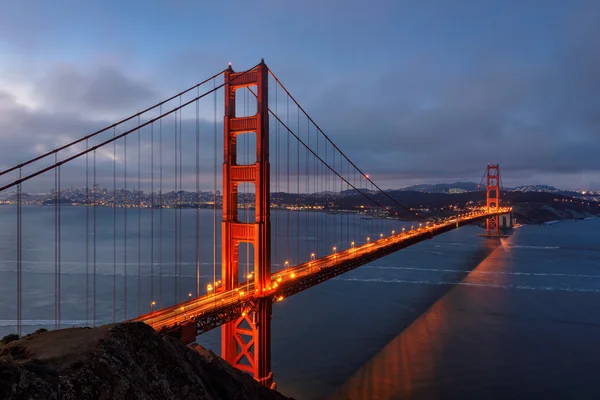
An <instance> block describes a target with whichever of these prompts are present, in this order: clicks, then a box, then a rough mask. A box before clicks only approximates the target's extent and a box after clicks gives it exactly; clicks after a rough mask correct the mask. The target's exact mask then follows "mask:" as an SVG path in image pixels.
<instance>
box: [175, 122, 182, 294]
mask: <svg viewBox="0 0 600 400" xmlns="http://www.w3.org/2000/svg"><path fill="white" fill-rule="evenodd" d="M173 116H174V118H175V121H174V122H175V132H174V138H175V145H174V147H173V149H174V150H175V163H174V166H175V171H174V173H175V175H174V177H175V210H174V215H173V224H174V234H173V240H174V243H173V244H174V245H173V255H174V256H175V261H174V264H173V268H174V269H175V271H174V272H175V273H174V274H173V281H174V284H175V285H174V289H175V291H174V292H173V298H174V301H173V304H177V284H178V283H179V276H178V275H179V270H178V268H177V259H178V257H177V256H178V253H177V239H178V233H179V230H178V229H177V223H178V222H179V221H178V220H177V209H178V208H179V207H180V206H181V204H179V191H178V190H177V182H178V181H177V173H178V172H179V168H178V165H177V162H178V156H179V151H178V150H179V149H178V146H177V144H178V143H177V138H178V136H177V111H175V113H174V114H173Z"/></svg>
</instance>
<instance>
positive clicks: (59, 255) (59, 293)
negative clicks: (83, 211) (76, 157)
mask: <svg viewBox="0 0 600 400" xmlns="http://www.w3.org/2000/svg"><path fill="white" fill-rule="evenodd" d="M60 175H61V173H60V165H59V166H58V202H57V204H58V206H57V209H58V232H57V234H58V299H57V300H58V303H57V309H58V311H57V314H58V329H60V320H61V313H60V306H61V304H60V303H61V292H60V284H61V281H60V280H61V279H60V278H61V274H60V270H61V254H60V253H61V215H60V214H61V209H60V196H61V186H60V178H61V176H60Z"/></svg>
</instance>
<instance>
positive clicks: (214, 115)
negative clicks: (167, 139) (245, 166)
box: [212, 79, 229, 302]
mask: <svg viewBox="0 0 600 400" xmlns="http://www.w3.org/2000/svg"><path fill="white" fill-rule="evenodd" d="M216 87H217V81H216V80H215V79H213V88H216ZM226 95H227V94H225V96H226ZM213 97H214V107H213V110H214V111H213V161H214V164H213V286H212V287H213V288H216V287H217V285H216V283H217V91H216V90H215V91H214V96H213ZM225 145H226V146H227V145H229V144H225ZM216 301H217V297H216V296H215V302H216Z"/></svg>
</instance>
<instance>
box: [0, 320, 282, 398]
mask: <svg viewBox="0 0 600 400" xmlns="http://www.w3.org/2000/svg"><path fill="white" fill-rule="evenodd" d="M11 339H12V340H7V341H5V342H6V344H0V399H6V400H8V399H65V400H69V399H77V400H84V399H107V400H108V399H148V400H152V399H157V400H158V399H161V400H164V399H240V400H245V399H248V400H249V399H267V400H284V399H286V397H284V396H283V395H281V394H280V393H278V392H276V391H274V390H270V389H267V388H265V387H262V386H260V385H259V384H258V383H257V382H256V381H254V379H252V378H251V377H250V376H249V375H247V374H245V373H243V372H241V371H239V370H237V369H235V368H233V367H231V365H229V364H228V363H227V362H225V361H224V360H222V359H221V358H220V357H218V356H217V355H215V354H214V353H213V352H211V351H209V350H206V349H203V348H202V347H200V346H198V347H197V348H196V349H191V348H189V347H186V346H185V345H183V344H182V343H181V342H179V341H178V340H176V339H173V338H169V337H161V336H159V335H158V334H157V333H156V332H154V330H152V328H150V327H149V326H147V325H145V324H143V323H123V324H113V325H105V326H102V327H99V328H93V329H90V328H72V329H61V330H57V331H50V332H38V333H35V334H32V335H29V336H26V337H23V338H20V339H18V340H14V339H15V338H14V337H13V338H11Z"/></svg>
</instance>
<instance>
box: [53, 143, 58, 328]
mask: <svg viewBox="0 0 600 400" xmlns="http://www.w3.org/2000/svg"><path fill="white" fill-rule="evenodd" d="M57 161H58V153H54V163H55V164H56V162H57ZM54 329H58V168H55V169H54Z"/></svg>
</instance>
